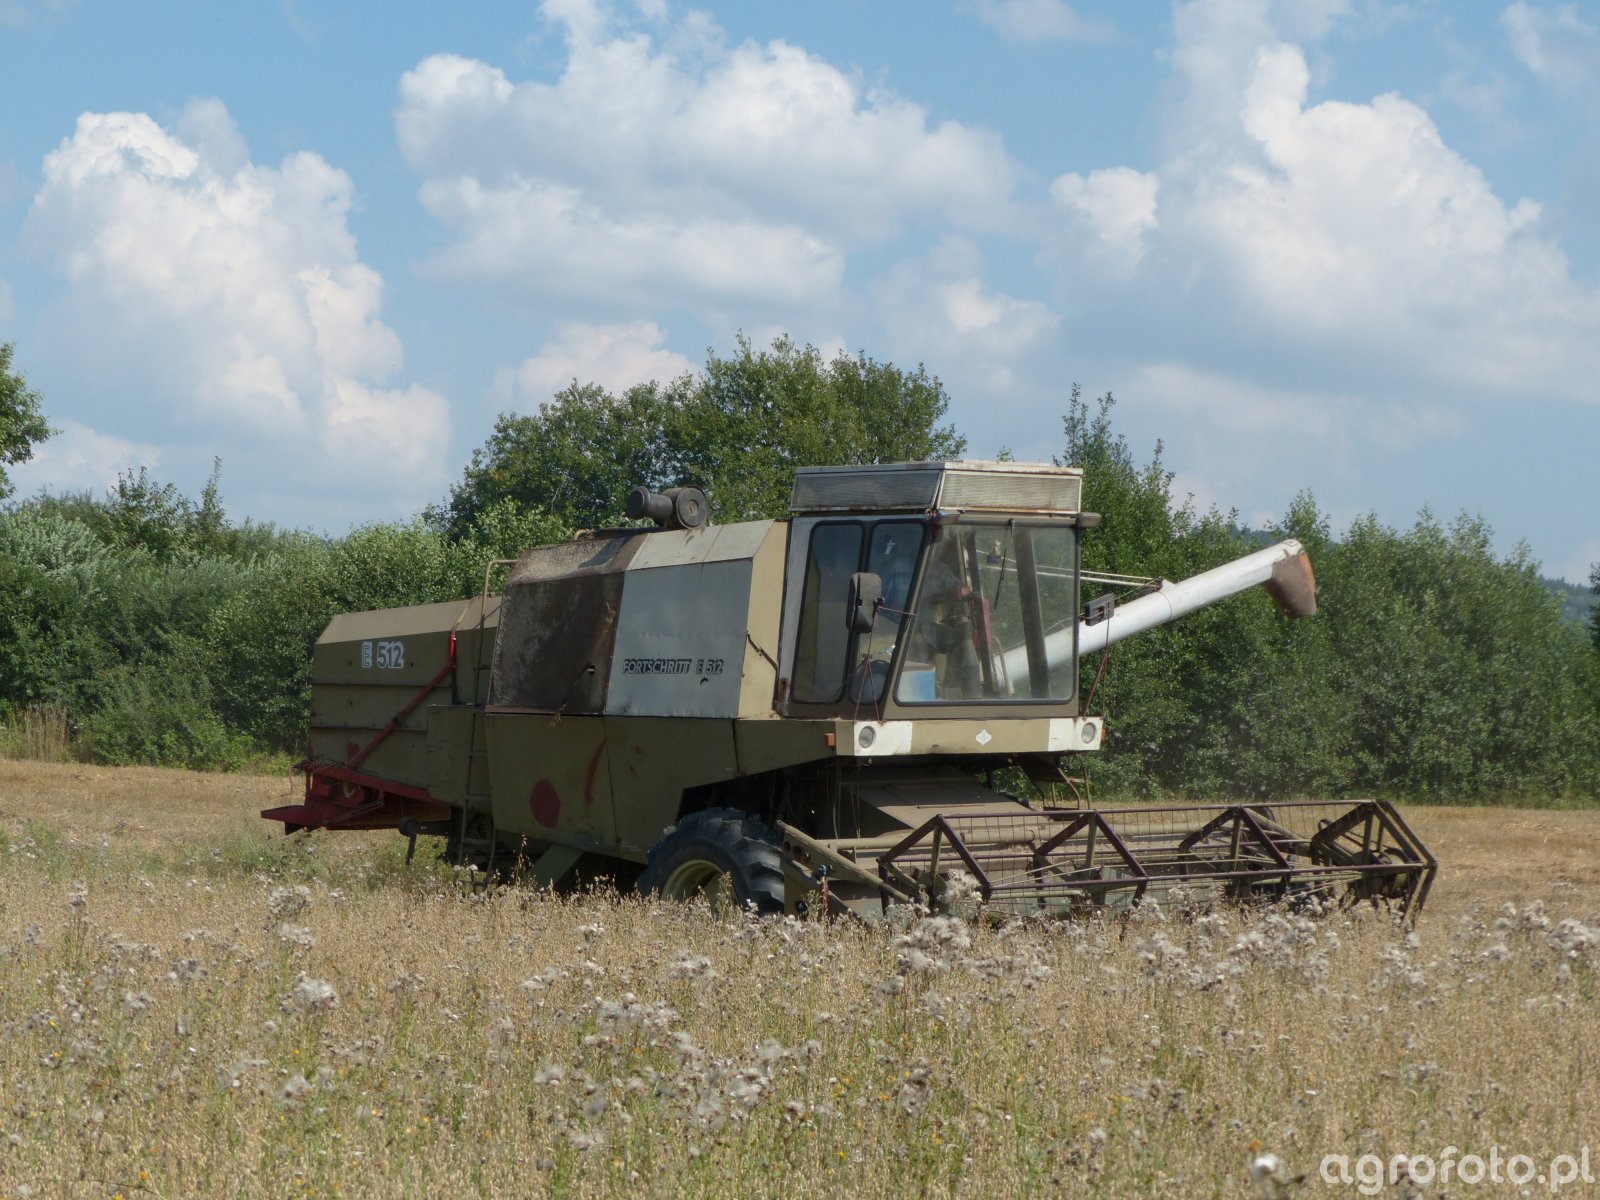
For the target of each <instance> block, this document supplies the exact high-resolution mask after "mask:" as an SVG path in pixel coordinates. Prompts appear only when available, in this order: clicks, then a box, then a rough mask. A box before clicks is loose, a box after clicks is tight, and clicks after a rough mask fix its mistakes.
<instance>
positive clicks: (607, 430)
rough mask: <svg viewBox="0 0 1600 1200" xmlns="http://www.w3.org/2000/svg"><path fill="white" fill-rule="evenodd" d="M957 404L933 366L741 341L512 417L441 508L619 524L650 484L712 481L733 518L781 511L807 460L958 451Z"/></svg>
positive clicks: (452, 521)
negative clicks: (630, 496) (950, 418)
mask: <svg viewBox="0 0 1600 1200" xmlns="http://www.w3.org/2000/svg"><path fill="white" fill-rule="evenodd" d="M949 402H950V401H949V396H948V395H947V394H946V393H945V390H944V387H943V385H942V384H940V382H939V381H938V380H937V379H936V378H934V377H932V376H930V375H929V374H928V373H927V371H926V370H925V369H924V368H922V367H920V366H919V367H918V368H917V369H916V370H914V371H903V370H901V369H899V368H897V367H895V366H893V365H891V364H889V363H880V362H877V361H875V360H873V359H871V358H869V357H868V356H867V355H865V354H857V355H853V356H852V355H848V354H840V355H838V356H837V357H835V358H834V359H832V360H831V361H829V360H825V359H824V358H823V355H822V353H821V351H819V350H817V349H816V347H814V346H797V345H795V343H793V342H792V341H790V340H789V339H788V338H782V337H780V338H778V339H777V340H776V341H774V342H773V343H772V345H771V347H770V348H768V349H765V350H756V349H755V348H754V347H752V345H751V344H750V342H749V340H748V339H746V338H744V337H741V338H740V339H739V342H738V350H737V352H736V353H735V354H733V355H732V356H730V357H728V358H719V357H717V356H716V355H715V354H708V355H707V358H706V366H705V370H704V372H703V373H702V374H700V375H686V376H683V377H680V378H678V379H675V380H672V381H670V382H667V383H665V384H663V383H659V382H649V383H641V384H638V385H636V386H634V387H632V388H629V389H628V390H627V391H626V392H624V393H623V394H622V395H621V396H613V395H612V394H611V393H609V392H607V391H606V390H605V389H604V388H601V387H599V386H598V385H596V384H592V383H589V384H579V383H576V382H575V383H573V384H572V385H571V386H570V387H567V388H565V389H563V390H562V391H561V392H560V393H558V394H557V396H556V397H555V399H554V400H553V401H552V402H551V403H549V404H547V405H544V406H543V407H541V408H540V409H539V411H537V412H535V413H531V414H527V415H520V416H519V415H512V414H502V415H501V417H500V418H499V420H497V421H496V423H495V428H494V432H493V433H492V434H491V435H490V437H489V440H488V441H487V442H486V443H485V444H484V445H483V446H482V447H480V448H479V449H478V450H477V451H475V452H474V453H473V456H472V461H471V462H470V463H469V464H468V466H467V469H466V471H465V473H464V475H463V478H462V480H461V482H460V483H459V484H457V485H456V486H455V487H454V488H452V489H451V494H450V498H449V500H448V501H447V502H446V503H445V504H444V505H443V506H441V507H440V508H438V509H435V510H432V511H431V512H430V517H431V518H432V519H433V520H434V521H435V522H436V523H438V524H440V525H442V526H443V527H444V528H445V529H446V530H447V531H448V532H449V534H450V535H451V536H452V537H454V538H460V537H465V536H468V535H469V534H470V533H471V531H472V530H473V529H474V528H475V527H476V525H477V524H478V522H479V519H480V516H481V514H482V513H484V512H485V511H487V510H488V509H489V508H491V507H492V506H493V505H495V504H497V503H499V502H501V501H511V502H514V503H515V504H517V505H518V506H520V507H522V508H524V509H525V510H528V511H532V512H538V513H543V514H545V515H546V516H548V517H549V518H551V519H553V520H554V521H556V522H558V523H560V524H562V525H565V526H567V527H568V528H572V529H577V528H594V527H598V526H604V525H614V524H618V523H620V522H621V521H622V520H623V519H624V514H623V502H624V501H625V499H626V497H627V493H628V491H629V489H630V488H632V487H633V486H635V485H636V484H641V483H643V484H647V485H649V486H651V487H656V488H660V487H666V486H671V485H675V484H694V485H696V486H699V487H703V488H705V489H706V491H707V492H708V493H709V494H710V496H711V502H712V506H713V510H714V512H715V514H716V516H717V519H718V520H721V521H739V520H750V519H755V518H759V517H776V516H781V515H783V513H784V512H785V511H787V509H788V503H789V489H790V487H791V486H792V484H793V477H794V468H795V467H797V466H806V465H816V464H824V463H870V462H898V461H905V460H912V459H928V458H955V457H959V456H960V455H961V453H962V452H963V451H964V450H965V449H966V440H965V439H964V438H962V437H960V436H959V435H958V434H957V433H956V432H955V430H954V429H953V427H951V426H948V425H940V424H939V423H938V422H939V421H940V420H941V419H942V418H943V417H944V415H945V412H946V410H947V409H948V408H949Z"/></svg>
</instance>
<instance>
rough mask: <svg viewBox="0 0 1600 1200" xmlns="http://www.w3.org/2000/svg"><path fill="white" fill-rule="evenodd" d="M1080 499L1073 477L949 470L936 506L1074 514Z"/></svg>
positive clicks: (1080, 483) (1080, 482) (1078, 481)
mask: <svg viewBox="0 0 1600 1200" xmlns="http://www.w3.org/2000/svg"><path fill="white" fill-rule="evenodd" d="M1082 496H1083V480H1082V478H1081V477H1079V476H1077V475H1064V474H1063V475H1054V474H1051V475H1043V474H1027V475H1023V474H1010V473H1002V472H999V471H951V472H949V473H948V474H947V475H946V476H945V479H944V488H943V490H942V491H941V492H940V493H939V507H940V508H962V509H998V510H1001V511H1004V512H1019V511H1024V512H1032V511H1036V512H1077V511H1078V505H1079V504H1080V502H1081V500H1082Z"/></svg>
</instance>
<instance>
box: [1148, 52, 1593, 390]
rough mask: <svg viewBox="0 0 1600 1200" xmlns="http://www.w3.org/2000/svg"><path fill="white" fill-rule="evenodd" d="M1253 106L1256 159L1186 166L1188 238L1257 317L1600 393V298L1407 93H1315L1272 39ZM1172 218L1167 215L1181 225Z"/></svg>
mask: <svg viewBox="0 0 1600 1200" xmlns="http://www.w3.org/2000/svg"><path fill="white" fill-rule="evenodd" d="M1252 68H1253V69H1252V72H1251V74H1250V76H1249V82H1248V85H1247V87H1246V89H1245V93H1244V96H1243V104H1242V108H1241V111H1240V114H1239V125H1240V126H1241V127H1242V129H1243V131H1244V133H1245V134H1246V136H1247V138H1248V139H1249V142H1250V144H1251V151H1250V152H1249V153H1246V154H1237V155H1225V156H1221V157H1219V158H1214V159H1196V160H1190V161H1189V162H1188V163H1184V164H1179V165H1177V166H1176V167H1175V168H1174V170H1173V171H1172V183H1173V184H1174V185H1175V186H1173V187H1168V186H1167V181H1166V180H1164V181H1163V190H1164V193H1166V194H1167V195H1169V197H1170V196H1171V194H1172V193H1173V192H1174V191H1176V192H1177V193H1179V195H1180V196H1181V199H1180V200H1179V202H1178V203H1177V205H1175V206H1170V207H1169V208H1168V212H1169V214H1170V212H1171V208H1172V207H1176V208H1177V210H1178V212H1179V216H1178V219H1177V222H1176V223H1177V224H1178V225H1179V226H1180V235H1181V237H1182V239H1183V245H1184V247H1185V248H1186V249H1187V250H1188V251H1189V252H1190V253H1192V254H1193V255H1195V256H1196V257H1200V258H1210V259H1211V262H1212V266H1213V268H1214V269H1215V270H1216V271H1217V272H1218V273H1219V275H1221V276H1222V277H1224V279H1225V284H1226V285H1227V286H1231V287H1233V288H1236V289H1237V292H1238V295H1239V297H1240V299H1241V301H1242V302H1243V303H1244V304H1245V305H1246V306H1247V308H1248V311H1249V313H1250V316H1251V318H1252V319H1254V320H1259V321H1264V322H1267V323H1269V324H1270V325H1273V326H1278V327H1287V328H1288V330H1289V331H1290V332H1291V333H1292V334H1293V335H1294V336H1296V337H1297V338H1310V339H1312V340H1319V339H1320V340H1326V341H1335V342H1342V343H1344V344H1348V345H1364V346H1366V347H1368V348H1370V349H1381V350H1382V351H1383V352H1384V353H1385V354H1386V355H1388V356H1393V357H1396V358H1398V357H1401V356H1405V357H1408V358H1410V359H1411V360H1412V364H1413V367H1420V368H1421V369H1422V372H1423V373H1424V374H1426V375H1427V376H1429V377H1431V378H1434V379H1436V380H1450V381H1454V382H1457V383H1460V384H1462V385H1465V386H1470V387H1474V388H1514V389H1516V390H1518V391H1521V390H1523V389H1526V388H1529V387H1535V388H1541V389H1544V390H1548V391H1553V392H1556V393H1558V394H1564V395H1566V396H1568V397H1570V398H1575V399H1593V398H1594V397H1593V391H1592V387H1591V385H1590V383H1589V381H1590V380H1592V379H1593V378H1594V377H1595V376H1596V374H1597V373H1600V342H1597V341H1596V339H1595V334H1596V332H1597V331H1600V297H1597V296H1596V294H1595V293H1593V292H1591V291H1587V290H1585V289H1583V288H1582V287H1580V286H1578V285H1577V284H1575V283H1574V282H1573V280H1572V279H1571V278H1570V276H1569V274H1568V271H1567V264H1566V259H1565V256H1564V255H1563V254H1562V252H1561V250H1560V249H1559V247H1558V246H1557V245H1556V244H1555V243H1554V242H1552V241H1550V240H1548V239H1546V238H1543V237H1541V236H1539V234H1538V232H1537V230H1538V218H1539V206H1538V205H1537V204H1535V203H1533V202H1532V201H1529V200H1522V201H1519V202H1518V203H1516V204H1514V205H1510V206H1508V205H1506V204H1505V203H1504V202H1502V201H1501V200H1500V198H1499V197H1498V196H1496V195H1495V193H1494V191H1493V189H1492V188H1491V187H1490V186H1489V184H1488V181H1487V180H1486V179H1485V178H1484V176H1483V174H1482V172H1481V171H1479V170H1478V169H1477V168H1476V167H1474V166H1473V165H1472V164H1470V163H1469V162H1467V161H1466V160H1465V159H1463V158H1462V157H1461V156H1460V155H1459V154H1457V153H1456V152H1455V151H1453V150H1452V149H1450V148H1449V147H1448V146H1447V145H1446V144H1445V143H1444V140H1443V138H1442V137H1441V136H1440V134H1439V131H1438V129H1437V128H1436V127H1435V125H1434V123H1433V121H1432V120H1431V119H1430V118H1429V116H1428V114H1427V113H1426V112H1424V111H1423V110H1422V109H1421V108H1419V107H1418V106H1416V105H1415V104H1413V103H1411V102H1409V101H1407V100H1405V99H1403V98H1401V97H1399V96H1396V95H1392V94H1391V95H1384V96H1379V97H1377V98H1376V99H1375V100H1373V101H1371V102H1370V103H1368V104H1351V103H1345V102H1340V101H1324V102H1322V103H1320V104H1316V105H1308V104H1307V101H1306V94H1307V88H1308V85H1309V73H1308V70H1307V67H1306V63H1305V57H1304V54H1303V52H1302V51H1301V50H1300V49H1299V48H1298V47H1295V46H1290V45H1287V44H1284V43H1273V44H1268V45H1264V46H1262V47H1260V48H1259V49H1258V51H1257V53H1256V55H1255V59H1254V62H1253V64H1252ZM1172 224H1174V222H1172V221H1169V222H1168V225H1169V227H1170V226H1171V225H1172Z"/></svg>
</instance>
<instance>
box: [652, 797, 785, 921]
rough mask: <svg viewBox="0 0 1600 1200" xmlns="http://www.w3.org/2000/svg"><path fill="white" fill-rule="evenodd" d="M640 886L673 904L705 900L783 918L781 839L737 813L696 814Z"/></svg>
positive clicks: (675, 831) (657, 851)
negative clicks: (777, 914) (751, 909)
mask: <svg viewBox="0 0 1600 1200" xmlns="http://www.w3.org/2000/svg"><path fill="white" fill-rule="evenodd" d="M635 886H636V887H638V889H639V891H640V892H642V893H643V894H645V895H646V896H661V897H663V898H664V899H667V900H684V901H687V900H693V899H695V898H696V897H704V898H705V899H706V900H707V901H708V902H709V903H710V904H711V905H712V907H713V908H716V907H719V906H722V907H727V908H730V909H733V908H737V910H738V911H741V912H743V911H746V910H748V909H750V908H751V907H754V909H755V911H756V912H758V913H764V914H765V913H781V912H782V911H783V864H782V860H781V859H780V857H779V851H778V835H777V834H776V833H775V832H774V831H773V830H772V829H770V828H769V827H768V826H766V825H764V824H763V823H762V822H760V821H758V820H756V819H755V818H754V817H752V816H750V815H749V814H747V813H742V812H739V811H738V810H737V809H732V808H708V809H705V810H703V811H701V812H697V813H690V814H689V815H688V816H686V817H684V818H683V820H681V821H679V822H678V823H677V824H676V825H674V826H673V827H672V828H670V829H668V830H667V831H666V833H664V834H663V835H662V836H661V840H660V841H659V842H657V843H656V844H655V846H654V848H652V849H651V851H650V859H649V861H648V862H647V863H646V865H645V868H644V871H643V873H642V874H640V876H639V881H638V883H637V884H636V885H635ZM729 892H731V893H732V895H731V897H730V896H729V895H728V893H729ZM730 900H731V903H730Z"/></svg>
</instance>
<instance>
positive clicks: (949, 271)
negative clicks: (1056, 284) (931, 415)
mask: <svg viewBox="0 0 1600 1200" xmlns="http://www.w3.org/2000/svg"><path fill="white" fill-rule="evenodd" d="M984 266H985V264H984V261H983V257H982V255H981V253H980V252H979V251H978V249H977V247H976V246H974V245H973V244H972V243H971V242H968V241H966V240H964V239H959V238H950V239H946V240H944V241H942V242H940V243H939V244H938V245H936V246H935V247H934V248H933V249H932V250H931V251H930V252H929V253H928V254H926V255H923V256H920V257H917V258H912V259H907V260H905V261H903V262H901V263H899V264H897V265H896V266H895V267H894V268H893V269H892V270H890V271H889V272H888V273H887V274H886V275H885V276H884V277H883V278H881V279H879V280H878V281H877V282H876V283H875V284H874V285H873V287H872V298H873V302H874V310H875V312H876V315H877V318H878V320H879V321H880V322H881V324H882V325H883V326H884V329H885V331H886V333H887V335H888V338H889V342H890V348H891V352H892V356H893V357H894V358H895V359H899V360H912V361H918V360H920V361H923V362H926V363H927V364H928V366H929V369H930V370H931V371H933V372H934V373H935V374H937V375H939V376H940V377H941V378H943V379H944V380H945V382H946V383H947V384H950V385H951V387H952V391H953V392H954V393H956V394H958V395H959V396H960V397H962V398H964V399H965V401H966V402H967V403H969V404H970V405H972V410H973V412H975V413H984V412H985V411H986V410H987V415H988V416H989V417H990V418H992V417H993V416H994V413H995V410H994V409H993V407H992V406H993V405H994V404H996V403H997V402H1008V403H1014V402H1015V401H1016V399H1017V397H1016V396H1015V395H1014V394H1013V393H1014V391H1015V389H1016V388H1017V387H1018V385H1019V383H1021V382H1022V381H1023V380H1022V376H1023V374H1024V373H1025V372H1026V369H1027V366H1028V364H1029V363H1030V362H1031V361H1033V360H1036V359H1037V358H1038V357H1039V356H1040V354H1041V352H1042V351H1043V350H1045V349H1046V347H1047V346H1048V343H1049V342H1050V340H1051V338H1052V336H1053V335H1054V334H1055V333H1056V331H1057V330H1058V328H1059V327H1060V324H1061V318H1060V316H1059V314H1057V313H1056V312H1054V311H1053V310H1052V309H1051V308H1050V307H1049V306H1048V305H1047V304H1044V303H1043V302H1041V301H1038V300H1028V299H1020V298H1018V297H1015V296H1010V295H1007V294H1005V293H1004V292H999V291H995V290H993V289H992V288H990V287H989V286H988V285H987V284H986V283H985V282H984V279H983V273H984ZM974 432H977V431H974Z"/></svg>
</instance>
